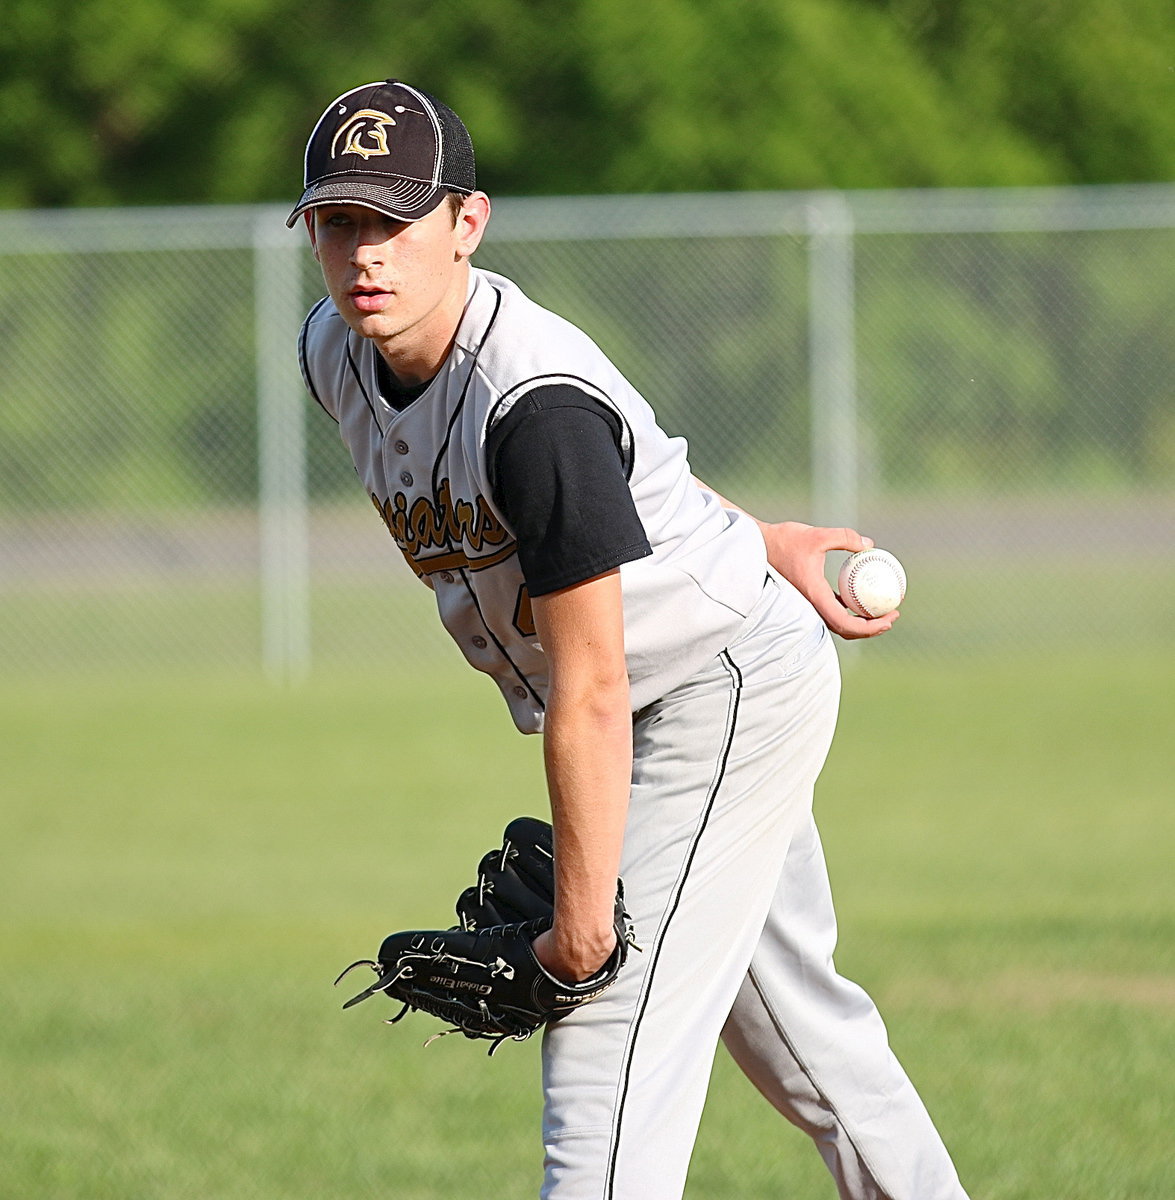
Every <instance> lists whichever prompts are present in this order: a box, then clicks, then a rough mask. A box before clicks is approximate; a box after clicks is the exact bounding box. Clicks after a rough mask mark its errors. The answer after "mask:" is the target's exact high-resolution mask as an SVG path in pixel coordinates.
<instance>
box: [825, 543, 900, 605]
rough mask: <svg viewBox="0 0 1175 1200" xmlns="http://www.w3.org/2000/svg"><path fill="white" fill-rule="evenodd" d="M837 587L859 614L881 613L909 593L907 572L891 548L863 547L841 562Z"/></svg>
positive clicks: (841, 596) (842, 597) (848, 603)
mask: <svg viewBox="0 0 1175 1200" xmlns="http://www.w3.org/2000/svg"><path fill="white" fill-rule="evenodd" d="M837 589H838V591H839V592H840V598H841V600H842V601H843V602H844V604H845V605H846V606H847V607H848V608H851V609H852V610H853V612H855V613H856V614H857V615H858V616H861V617H881V616H884V615H885V614H886V613H887V612H893V610H894V609H895V608H897V606H898V605H899V604H901V602H902V599H903V598H904V597H905V594H906V572H905V570H904V569H903V567H902V564H901V563H900V562H898V560H897V559H896V558H894V556H893V555H892V554H890V553H889V551H887V550H878V549H876V547H875V548H874V549H872V550H860V551H858V552H857V553H856V554H850V555H849V557H848V558H846V559H845V561H844V563H843V564H842V565H841V568H840V576H839V577H838V579H837Z"/></svg>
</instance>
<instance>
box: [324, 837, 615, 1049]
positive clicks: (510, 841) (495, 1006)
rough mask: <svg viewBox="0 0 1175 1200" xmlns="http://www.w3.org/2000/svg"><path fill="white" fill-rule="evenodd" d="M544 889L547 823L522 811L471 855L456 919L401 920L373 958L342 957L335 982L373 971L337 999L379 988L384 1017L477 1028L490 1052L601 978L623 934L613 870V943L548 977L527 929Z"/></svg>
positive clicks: (548, 911) (548, 915)
mask: <svg viewBox="0 0 1175 1200" xmlns="http://www.w3.org/2000/svg"><path fill="white" fill-rule="evenodd" d="M554 892H555V887H554V852H553V846H552V836H551V827H550V826H549V825H548V824H546V822H544V821H538V820H535V819H534V818H532V817H519V818H517V819H516V820H514V821H511V822H510V824H509V825H507V826H506V831H505V834H504V836H503V840H502V845H501V846H500V847H498V848H495V849H494V850H491V851H489V852H488V853H487V854H486V855H484V856H483V858H482V860H481V862H480V864H479V865H478V881H477V883H476V884H475V885H473V886H472V887H469V888H466V889H465V891H464V892H462V893H461V895H460V896H459V897H458V900H457V905H456V909H457V916H458V919H459V921H460V924H459V925H457V926H454V927H453V928H451V929H444V930H441V929H424V930H421V929H416V930H405V931H403V932H400V933H393V934H390V935H389V936H388V937H386V938H384V941H383V944H382V945H381V946H380V949H379V955H378V958H377V960H376V961H372V960H369V959H363V960H360V961H359V962H356V963H352V964H351V966H349V967H348V968H347V969H346V970H345V971H344V972H343V973H342V974H341V975H340V976H339V978H338V979H336V980H335V983H336V984H337V983H338V982H339V981H340V980H342V979H343V977H344V976H345V975H347V974H348V973H349V972H350V971H351V970H353V969H354V968H355V967H359V966H367V967H370V968H371V969H372V970H373V971H374V972H375V974H376V976H377V978H376V980H375V982H374V983H373V984H372V985H371V986H370V987H368V988H365V989H364V990H363V991H362V992H360V993H359V994H358V995H357V996H353V997H352V998H351V999H350V1000H348V1001H347V1002H346V1004H344V1005H343V1007H344V1008H351V1007H353V1006H354V1005H356V1004H358V1003H360V1002H361V1001H363V1000H366V999H368V997H370V996H374V995H375V994H376V993H377V992H383V993H385V994H386V995H388V996H390V997H391V998H392V999H393V1000H397V1001H399V1002H400V1005H401V1008H400V1011H399V1012H398V1013H397V1014H396V1015H395V1016H394V1017H392V1018H391V1019H390V1020H389V1022H388V1024H395V1023H396V1022H397V1021H399V1020H400V1019H401V1018H402V1017H403V1016H404V1015H405V1013H407V1012H409V1011H410V1010H419V1011H420V1012H425V1013H428V1014H430V1015H431V1016H434V1017H439V1018H440V1019H441V1020H442V1021H446V1022H448V1024H449V1025H450V1028H449V1029H446V1030H444V1031H443V1032H442V1034H436V1035H434V1037H440V1036H443V1033H462V1034H464V1035H465V1036H466V1037H467V1038H472V1039H478V1038H485V1039H488V1040H490V1041H491V1042H492V1043H493V1045H491V1047H490V1051H489V1052H490V1054H493V1053H494V1051H495V1050H496V1049H497V1048H498V1047H499V1046H500V1045H501V1044H502V1042H504V1041H506V1040H513V1041H519V1042H521V1041H525V1040H526V1039H527V1038H528V1037H530V1036H531V1034H532V1033H534V1032H535V1031H536V1030H538V1029H541V1028H542V1027H543V1026H544V1025H546V1024H547V1023H548V1022H550V1021H555V1020H558V1019H559V1018H560V1017H562V1016H564V1015H566V1014H567V1013H569V1012H571V1011H572V1010H574V1009H576V1008H578V1007H579V1006H580V1005H581V1004H586V1003H587V1002H588V1001H589V1000H594V999H595V998H596V997H597V996H599V995H600V994H601V993H602V992H604V991H606V990H607V989H608V988H609V987H611V986H612V984H613V983H615V981H616V977H617V975H618V974H619V973H620V968H621V967H622V966H623V965H624V963H625V961H626V959H627V957H628V949H629V946H631V945H632V944H633V942H632V927H631V925H630V923H629V919H628V914H627V913H626V912H625V911H624V888H623V884H622V883H621V881H620V880H617V881H616V908H615V919H614V927H615V930H616V949H615V950H614V951H613V952H612V955H611V957H610V958H609V959H608V961H607V962H606V963H605V964H604V965H603V966H602V967H601V968H600V970H599V971H597V972H596V973H595V974H594V975H592V976H591V977H590V978H589V979H585V980H582V981H580V982H578V983H567V982H565V981H564V980H561V979H557V978H556V977H555V976H553V975H551V974H550V973H549V972H548V971H546V970H545V969H544V968H543V966H542V964H541V963H540V962H539V961H538V959H537V958H536V957H535V954H534V951H533V949H532V948H531V943H532V942H533V941H534V939H535V938H536V937H538V935H539V934H540V933H542V932H543V931H544V930H546V929H549V928H550V927H551V920H552V913H553V900H554ZM432 1040H434V1039H433V1038H429V1041H430V1042H431V1041H432ZM425 1044H426V1045H427V1044H428V1043H427V1042H426V1043H425Z"/></svg>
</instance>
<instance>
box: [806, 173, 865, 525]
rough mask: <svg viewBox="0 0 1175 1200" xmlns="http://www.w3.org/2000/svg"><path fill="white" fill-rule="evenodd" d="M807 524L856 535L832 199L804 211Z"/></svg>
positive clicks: (841, 209) (842, 241) (854, 435)
mask: <svg viewBox="0 0 1175 1200" xmlns="http://www.w3.org/2000/svg"><path fill="white" fill-rule="evenodd" d="M807 213H808V354H809V396H810V404H811V438H812V441H811V454H812V520H813V521H814V522H815V523H816V524H818V525H834V526H840V525H848V526H852V527H854V528H855V527H856V524H857V505H858V499H859V496H858V490H859V470H860V463H859V448H858V432H857V373H856V347H855V339H856V333H855V329H854V320H853V316H854V304H855V296H854V280H853V272H854V269H853V214H852V210H851V209H850V208H849V205H848V202H847V201H846V200H845V198H844V197H843V196H842V195H841V194H840V193H838V192H827V193H821V194H818V195H815V196H813V197H812V199H811V201H810V202H809V204H808V209H807Z"/></svg>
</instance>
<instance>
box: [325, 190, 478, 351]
mask: <svg viewBox="0 0 1175 1200" xmlns="http://www.w3.org/2000/svg"><path fill="white" fill-rule="evenodd" d="M467 210H469V211H467ZM488 214H489V204H488V201H486V200H485V198H484V197H482V196H480V195H479V196H475V197H472V198H471V199H470V200H468V201H466V204H465V207H464V208H463V209H462V212H461V213H460V214H459V215H458V217H457V220H456V223H454V220H453V214H452V211H451V210H450V208H449V206H448V204H446V203H442V204H441V205H440V206H439V207H437V208H435V209H433V211H432V212H431V213H429V214H428V216H427V217H423V218H422V219H421V220H419V221H413V222H411V223H408V222H404V221H396V220H394V219H393V218H391V217H387V216H385V215H384V214H383V213H379V212H376V211H375V209H372V208H365V207H363V206H362V205H359V204H338V205H333V204H332V205H324V206H322V207H321V208H316V209H314V210H313V219H312V221H311V222H310V236H311V240H312V242H313V244H314V254H315V257H316V258H317V259H318V261H319V263H320V264H321V266H322V274H323V278H324V279H325V280H326V286H327V291H329V292H330V297H331V299H332V300H333V301H334V302H335V306H336V307H337V308H338V310H339V313H340V314H341V315H342V317H343V320H344V321H346V322H347V324H348V325H349V326H350V327H351V328H352V329H353V330H354V331H355V332H356V333H357V334H359V336H360V337H365V338H371V339H373V340H374V341H376V342H377V343H378V344H379V345H380V346H381V349H385V350H388V351H393V352H395V353H396V354H397V355H398V356H401V357H403V356H405V355H407V356H408V357H412V355H413V352H414V351H415V350H416V349H417V348H419V350H420V352H421V353H422V354H424V355H425V356H426V357H427V356H428V354H429V352H430V349H431V348H433V347H436V346H440V345H441V344H442V343H443V347H444V350H443V351H442V352H441V353H442V356H443V353H447V351H448V345H449V342H450V340H451V339H452V336H453V334H454V332H455V331H456V327H457V322H458V321H459V320H460V317H461V312H462V310H463V309H464V306H465V293H466V286H467V266H466V261H467V259H468V257H469V255H470V254H472V253H473V250H474V249H475V248H476V246H477V243H478V242H479V241H480V240H481V233H482V231H483V229H484V226H485V220H486V218H487V217H488Z"/></svg>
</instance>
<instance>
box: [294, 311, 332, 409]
mask: <svg viewBox="0 0 1175 1200" xmlns="http://www.w3.org/2000/svg"><path fill="white" fill-rule="evenodd" d="M329 303H330V297H329V296H323V298H322V299H321V300H319V302H318V303H317V304H316V305H315V306H314V307H313V308H312V309H311V310H310V313H309V315H308V316H307V318H306V320H305V321H303V322H302V328H301V329H300V330H299V332H298V365H299V366H300V367H301V368H302V378H303V379H304V380H305V382H306V390H307V391H308V392H309V393H310V395H311V396H313V397H314V400H315V402H316V403H317V404H318V407H319V408H321V409H322V411H323V412H324V413H326V415H327V416H328V417H330V419H331V420H332V421H334V423H335V424H336V425H337V424H338V423H339V419H338V417H336V416H335V415H334V413H332V412H331V411H330V409H329V408H327V406H326V405H325V404H323V402H322V398H321V397H320V396H319V394H318V389H317V388H316V387H315V386H314V380H313V379H311V378H310V364H309V362H307V361H306V339H307V338H308V337H309V336H310V322H311V321H313V320H314V318H315V317H316V316H318V314H319V313H320V312H321V311H322V309H323V307H324V306H325V305H327V304H329Z"/></svg>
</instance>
